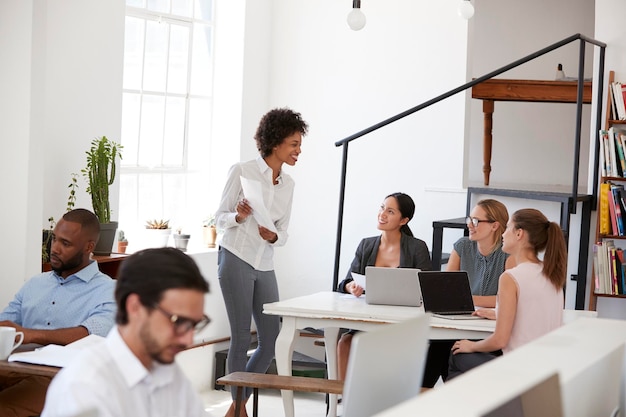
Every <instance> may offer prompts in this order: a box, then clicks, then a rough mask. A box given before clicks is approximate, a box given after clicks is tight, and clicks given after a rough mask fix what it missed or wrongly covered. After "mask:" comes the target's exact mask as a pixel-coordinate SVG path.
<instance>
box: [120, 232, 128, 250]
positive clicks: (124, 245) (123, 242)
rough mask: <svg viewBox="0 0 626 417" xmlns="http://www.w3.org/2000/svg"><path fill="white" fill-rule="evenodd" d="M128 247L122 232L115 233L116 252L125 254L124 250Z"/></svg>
mask: <svg viewBox="0 0 626 417" xmlns="http://www.w3.org/2000/svg"><path fill="white" fill-rule="evenodd" d="M127 247H128V240H127V239H126V236H125V235H124V231H123V230H118V231H117V252H118V253H126V248H127Z"/></svg>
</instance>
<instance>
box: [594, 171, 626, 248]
mask: <svg viewBox="0 0 626 417" xmlns="http://www.w3.org/2000/svg"><path fill="white" fill-rule="evenodd" d="M599 193H600V196H599V197H600V207H599V210H600V235H602V236H607V235H611V236H626V228H625V226H626V190H625V189H624V184H615V183H612V182H603V183H601V184H600V191H599Z"/></svg>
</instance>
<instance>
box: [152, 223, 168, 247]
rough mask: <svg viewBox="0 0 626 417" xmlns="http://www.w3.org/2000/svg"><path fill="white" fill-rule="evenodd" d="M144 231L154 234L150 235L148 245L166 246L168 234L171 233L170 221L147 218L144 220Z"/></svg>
mask: <svg viewBox="0 0 626 417" xmlns="http://www.w3.org/2000/svg"><path fill="white" fill-rule="evenodd" d="M146 233H150V234H152V235H154V236H152V237H151V241H150V245H151V246H150V247H154V248H163V247H165V246H167V243H168V242H169V240H170V234H171V233H172V229H170V221H169V220H163V219H161V220H156V219H154V220H148V221H146Z"/></svg>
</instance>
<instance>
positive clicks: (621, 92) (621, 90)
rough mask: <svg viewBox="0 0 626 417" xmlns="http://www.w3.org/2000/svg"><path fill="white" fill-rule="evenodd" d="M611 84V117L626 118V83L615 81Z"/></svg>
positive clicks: (615, 118) (616, 118) (614, 118)
mask: <svg viewBox="0 0 626 417" xmlns="http://www.w3.org/2000/svg"><path fill="white" fill-rule="evenodd" d="M610 86H611V88H610V89H609V93H608V94H609V95H610V97H611V119H613V120H626V84H622V83H619V82H613V83H611V84H610Z"/></svg>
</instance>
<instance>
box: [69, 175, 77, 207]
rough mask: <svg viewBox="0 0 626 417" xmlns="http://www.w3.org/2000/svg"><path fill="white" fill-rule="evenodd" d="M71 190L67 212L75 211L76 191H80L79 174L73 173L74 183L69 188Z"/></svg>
mask: <svg viewBox="0 0 626 417" xmlns="http://www.w3.org/2000/svg"><path fill="white" fill-rule="evenodd" d="M67 188H69V189H70V195H69V196H68V197H67V211H72V210H74V206H75V205H76V190H77V189H78V174H76V173H72V181H71V182H70V184H69V185H68V186H67Z"/></svg>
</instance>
